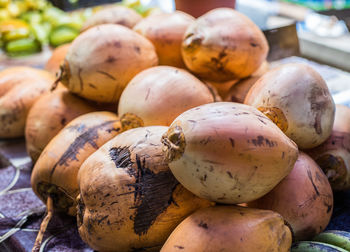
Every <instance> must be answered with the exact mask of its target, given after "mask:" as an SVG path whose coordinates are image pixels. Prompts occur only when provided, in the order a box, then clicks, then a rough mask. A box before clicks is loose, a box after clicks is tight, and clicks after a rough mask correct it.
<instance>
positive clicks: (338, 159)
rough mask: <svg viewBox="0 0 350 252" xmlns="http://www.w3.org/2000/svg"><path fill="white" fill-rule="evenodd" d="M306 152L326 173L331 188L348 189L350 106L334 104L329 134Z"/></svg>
mask: <svg viewBox="0 0 350 252" xmlns="http://www.w3.org/2000/svg"><path fill="white" fill-rule="evenodd" d="M308 154H309V155H310V156H311V157H312V158H313V159H314V160H315V161H316V162H317V163H318V165H319V166H320V167H321V169H322V170H323V171H324V173H325V174H326V175H327V177H328V179H329V182H330V183H331V186H332V189H333V190H335V191H344V190H348V189H350V108H349V107H347V106H344V105H339V104H337V105H336V111H335V119H334V125H333V130H332V134H331V136H330V137H329V138H328V139H327V140H326V141H325V142H324V143H323V144H321V145H320V146H317V147H316V148H314V149H311V150H308Z"/></svg>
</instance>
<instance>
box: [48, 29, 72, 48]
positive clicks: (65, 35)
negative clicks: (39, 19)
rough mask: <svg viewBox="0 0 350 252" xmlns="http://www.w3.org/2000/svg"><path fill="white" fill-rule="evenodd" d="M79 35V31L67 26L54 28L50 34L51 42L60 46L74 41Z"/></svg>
mask: <svg viewBox="0 0 350 252" xmlns="http://www.w3.org/2000/svg"><path fill="white" fill-rule="evenodd" d="M78 35H79V31H77V30H75V29H72V28H70V27H67V26H61V27H58V28H56V29H54V30H53V31H52V32H51V34H50V44H51V45H52V46H59V45H62V44H65V43H69V42H71V41H73V40H74V39H75V38H76V37H77V36H78Z"/></svg>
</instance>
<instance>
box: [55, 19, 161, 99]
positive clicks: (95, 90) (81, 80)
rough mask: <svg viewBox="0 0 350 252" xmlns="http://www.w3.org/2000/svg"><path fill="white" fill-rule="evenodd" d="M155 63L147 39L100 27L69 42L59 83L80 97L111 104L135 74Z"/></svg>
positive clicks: (125, 30) (114, 27) (118, 28)
mask: <svg viewBox="0 0 350 252" xmlns="http://www.w3.org/2000/svg"><path fill="white" fill-rule="evenodd" d="M157 64H158V58H157V54H156V52H155V49H154V46H153V45H152V43H151V42H150V41H149V40H147V39H146V38H144V37H143V36H141V35H140V34H138V33H136V32H134V31H132V30H130V29H128V28H126V27H124V26H121V25H115V24H104V25H99V26H95V27H93V28H91V29H89V30H87V31H86V32H83V33H82V34H80V35H79V36H78V37H77V38H76V39H75V40H74V41H73V43H72V45H71V47H70V48H69V50H68V52H67V55H66V58H65V62H64V65H63V68H62V73H61V76H60V80H61V82H62V83H63V84H64V85H65V86H66V87H67V88H68V89H69V90H70V91H71V92H72V93H75V94H77V95H79V96H81V97H83V98H86V99H90V100H93V101H97V102H104V103H112V102H118V100H119V97H120V95H121V93H122V91H123V89H124V88H125V86H126V85H127V84H128V82H129V81H130V80H131V79H132V78H133V77H134V76H135V75H136V74H138V73H139V72H141V71H142V70H145V69H146V68H149V67H152V66H155V65H157Z"/></svg>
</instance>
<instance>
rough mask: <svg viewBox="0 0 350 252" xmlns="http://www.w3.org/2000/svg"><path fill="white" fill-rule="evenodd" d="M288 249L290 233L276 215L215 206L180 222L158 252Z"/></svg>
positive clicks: (244, 251)
mask: <svg viewBox="0 0 350 252" xmlns="http://www.w3.org/2000/svg"><path fill="white" fill-rule="evenodd" d="M291 245H292V234H291V231H290V229H289V228H288V226H286V225H285V223H284V220H283V218H282V217H281V216H280V215H279V214H277V213H276V212H272V211H267V210H258V209H252V208H246V207H239V206H214V207H209V208H204V209H201V210H198V211H197V212H195V213H194V214H192V215H190V216H189V217H187V218H186V219H185V220H184V221H183V222H181V224H180V225H179V226H178V227H177V228H176V229H175V230H174V231H173V232H172V234H171V235H170V237H169V238H168V240H167V241H166V243H165V244H164V246H163V248H162V249H161V252H181V251H186V252H199V251H206V252H217V251H225V252H231V251H237V252H238V251H239V252H253V251H256V252H257V251H261V252H262V251H271V252H287V251H289V249H290V247H291Z"/></svg>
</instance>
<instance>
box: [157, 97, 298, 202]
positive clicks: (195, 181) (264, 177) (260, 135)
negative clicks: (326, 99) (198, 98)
mask: <svg viewBox="0 0 350 252" xmlns="http://www.w3.org/2000/svg"><path fill="white" fill-rule="evenodd" d="M162 141H163V145H164V151H165V153H166V156H167V160H168V162H169V167H170V169H171V171H172V172H173V174H174V176H175V177H176V178H177V180H179V182H180V183H181V184H182V185H183V186H184V187H186V188H187V189H188V190H190V191H191V192H192V193H194V194H196V195H197V196H199V197H202V198H206V199H208V200H212V201H216V202H220V203H227V204H239V203H245V202H249V201H252V200H255V199H258V198H260V197H261V196H263V195H264V194H266V193H268V192H269V191H270V190H272V188H273V187H274V186H276V185H277V184H278V183H279V182H280V181H281V180H282V179H283V178H284V177H285V176H287V175H288V173H289V172H290V171H291V170H292V168H293V166H294V163H295V161H296V159H297V157H298V149H297V146H296V144H295V143H294V142H293V141H291V140H290V139H289V138H288V137H287V136H286V135H285V134H283V132H282V131H281V130H280V129H279V128H278V127H277V126H276V125H275V124H274V123H273V122H272V121H271V120H270V119H268V118H267V117H266V116H264V115H263V114H262V113H261V112H259V111H258V110H257V109H255V108H253V107H250V106H247V105H243V104H238V103H231V102H218V103H211V104H206V105H202V106H199V107H196V108H193V109H190V110H188V111H186V112H184V113H182V114H181V115H180V116H179V117H177V118H176V119H175V120H174V122H173V123H172V124H171V126H170V128H169V130H168V131H167V133H166V134H164V136H163V139H162Z"/></svg>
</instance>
